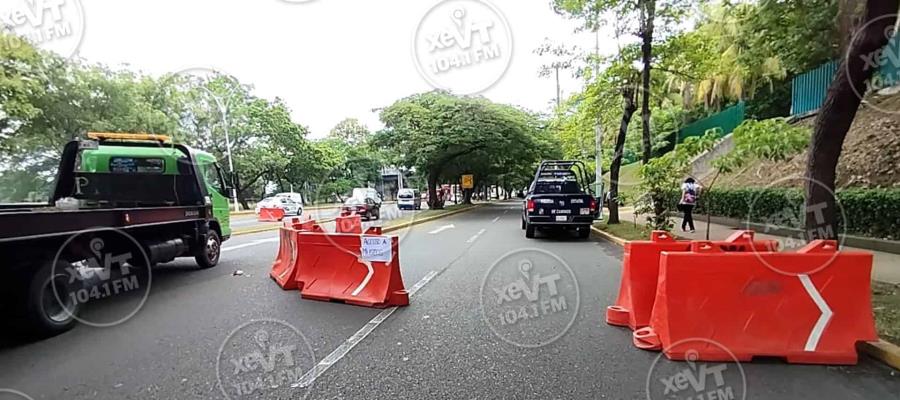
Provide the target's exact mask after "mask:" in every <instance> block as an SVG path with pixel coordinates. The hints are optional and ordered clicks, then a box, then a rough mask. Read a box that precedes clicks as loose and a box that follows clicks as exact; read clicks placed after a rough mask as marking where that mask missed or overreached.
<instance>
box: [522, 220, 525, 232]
mask: <svg viewBox="0 0 900 400" xmlns="http://www.w3.org/2000/svg"><path fill="white" fill-rule="evenodd" d="M522 229H523V230H524V229H525V218H522Z"/></svg>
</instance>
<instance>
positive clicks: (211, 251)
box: [194, 229, 222, 269]
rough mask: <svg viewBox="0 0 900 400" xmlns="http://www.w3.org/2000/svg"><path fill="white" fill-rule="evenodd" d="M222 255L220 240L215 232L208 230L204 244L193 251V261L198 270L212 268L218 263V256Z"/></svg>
mask: <svg viewBox="0 0 900 400" xmlns="http://www.w3.org/2000/svg"><path fill="white" fill-rule="evenodd" d="M221 255H222V240H221V239H220V238H219V234H218V233H216V231H214V230H212V229H210V230H209V233H207V234H206V243H205V244H204V245H203V246H200V247H198V248H197V249H196V250H195V251H194V260H196V261H197V265H199V266H200V268H203V269H206V268H212V267H215V266H216V264H218V263H219V256H221Z"/></svg>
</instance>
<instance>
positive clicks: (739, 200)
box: [667, 188, 900, 240]
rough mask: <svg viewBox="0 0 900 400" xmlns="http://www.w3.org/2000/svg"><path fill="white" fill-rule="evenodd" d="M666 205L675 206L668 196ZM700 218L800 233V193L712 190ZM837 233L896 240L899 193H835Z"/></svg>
mask: <svg viewBox="0 0 900 400" xmlns="http://www.w3.org/2000/svg"><path fill="white" fill-rule="evenodd" d="M670 196H671V197H670V198H669V199H668V200H667V202H669V203H673V202H677V201H678V200H677V198H678V197H677V196H678V193H671V194H670ZM703 197H705V198H706V200H707V201H704V202H703V203H702V204H701V205H700V206H699V207H698V209H697V212H698V213H700V214H709V215H713V216H719V217H727V218H735V219H739V220H744V221H750V222H755V223H762V224H772V225H773V226H780V227H789V228H799V229H803V227H804V224H803V218H804V217H805V215H806V213H805V212H803V207H804V193H803V190H802V189H799V188H741V189H713V190H709V191H706V192H704V194H703ZM837 203H838V205H839V208H840V211H839V212H838V232H839V233H844V232H846V233H848V234H851V235H859V236H867V237H874V238H882V239H889V240H900V190H897V189H847V190H842V191H838V192H837Z"/></svg>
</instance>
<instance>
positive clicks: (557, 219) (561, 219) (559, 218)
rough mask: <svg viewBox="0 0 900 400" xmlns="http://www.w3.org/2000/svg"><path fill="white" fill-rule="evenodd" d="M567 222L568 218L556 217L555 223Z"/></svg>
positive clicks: (563, 216)
mask: <svg viewBox="0 0 900 400" xmlns="http://www.w3.org/2000/svg"><path fill="white" fill-rule="evenodd" d="M568 220H569V217H567V216H565V215H560V216H557V217H556V222H566V221H568Z"/></svg>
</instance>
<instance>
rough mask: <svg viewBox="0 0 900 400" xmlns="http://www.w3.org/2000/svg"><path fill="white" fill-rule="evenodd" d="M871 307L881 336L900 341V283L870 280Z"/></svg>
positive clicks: (892, 341)
mask: <svg viewBox="0 0 900 400" xmlns="http://www.w3.org/2000/svg"><path fill="white" fill-rule="evenodd" d="M872 308H873V310H874V311H875V326H876V327H877V328H878V334H879V335H880V336H881V338H882V339H884V340H887V341H889V342H891V343H894V344H898V343H900V285H895V284H889V283H883V282H872Z"/></svg>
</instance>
